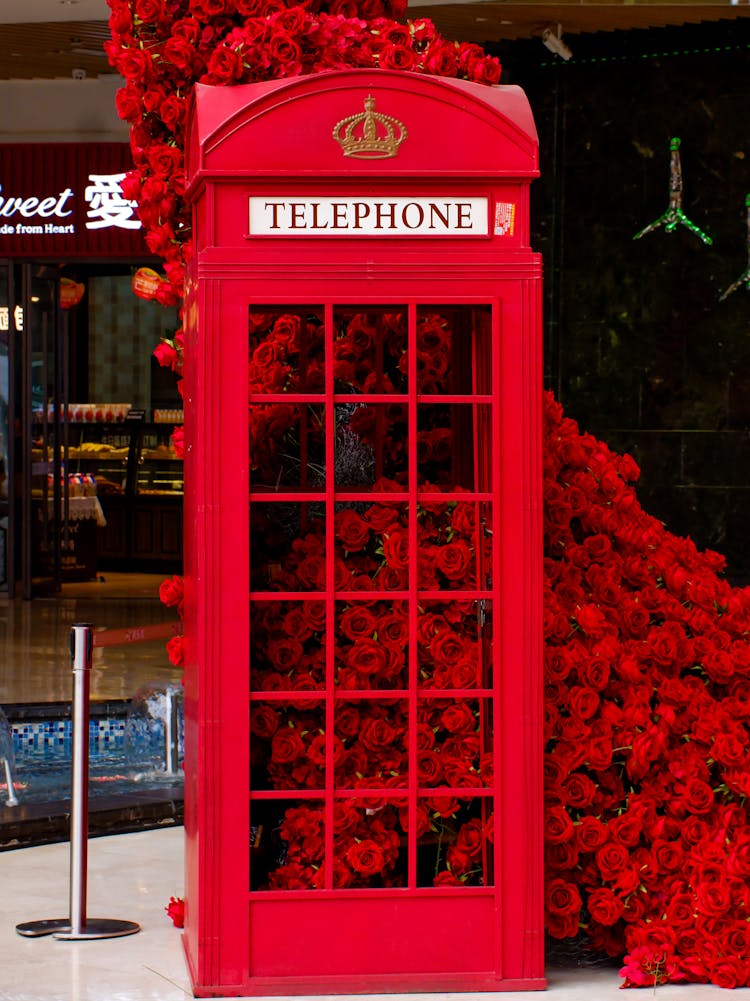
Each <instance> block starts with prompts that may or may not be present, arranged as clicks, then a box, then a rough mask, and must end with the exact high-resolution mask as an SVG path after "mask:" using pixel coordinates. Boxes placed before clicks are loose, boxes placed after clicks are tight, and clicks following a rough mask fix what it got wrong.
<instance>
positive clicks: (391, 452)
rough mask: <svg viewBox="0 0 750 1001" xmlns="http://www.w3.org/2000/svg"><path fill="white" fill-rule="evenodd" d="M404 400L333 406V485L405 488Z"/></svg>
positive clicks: (369, 488)
mask: <svg viewBox="0 0 750 1001" xmlns="http://www.w3.org/2000/svg"><path fill="white" fill-rule="evenodd" d="M407 422H408V410H407V406H406V403H351V404H341V405H338V406H337V407H336V486H337V487H339V488H341V487H349V488H351V489H358V490H362V489H365V490H371V489H372V490H387V489H397V488H400V489H402V490H407V489H408V486H407V482H408V477H407V471H408V461H409V455H408V447H407V443H408V437H407V431H408V423H407Z"/></svg>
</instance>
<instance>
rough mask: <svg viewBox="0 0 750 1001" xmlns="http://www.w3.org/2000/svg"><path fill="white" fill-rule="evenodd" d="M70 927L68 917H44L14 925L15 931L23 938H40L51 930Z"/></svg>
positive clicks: (51, 931)
mask: <svg viewBox="0 0 750 1001" xmlns="http://www.w3.org/2000/svg"><path fill="white" fill-rule="evenodd" d="M63 928H70V918H45V919H44V920H42V921H24V922H23V924H20V925H16V931H17V932H18V934H19V935H23V936H24V937H25V938H42V937H43V936H44V935H51V934H52V933H53V932H56V931H62V930H63Z"/></svg>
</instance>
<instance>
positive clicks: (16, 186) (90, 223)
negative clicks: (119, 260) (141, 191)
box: [0, 143, 144, 257]
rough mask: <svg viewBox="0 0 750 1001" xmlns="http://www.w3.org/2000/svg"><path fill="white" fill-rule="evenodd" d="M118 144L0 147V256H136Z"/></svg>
mask: <svg viewBox="0 0 750 1001" xmlns="http://www.w3.org/2000/svg"><path fill="white" fill-rule="evenodd" d="M130 166H131V160H130V152H129V149H128V147H127V146H124V145H123V144H120V143H79V144H71V143H54V144H49V145H47V144H41V143H40V144H34V143H29V144H26V145H24V146H20V145H18V144H8V145H0V256H1V255H3V254H5V255H8V256H14V255H17V256H39V257H41V256H45V255H48V254H54V255H55V256H56V255H57V254H63V255H65V256H66V257H81V256H118V257H123V256H131V255H135V254H138V255H139V256H140V255H142V254H143V251H144V240H143V234H142V227H141V221H140V219H139V218H138V216H137V214H136V207H137V202H135V201H133V200H131V199H129V198H126V197H125V195H124V194H123V191H122V182H123V180H124V179H125V176H126V173H127V171H128V169H129V168H130Z"/></svg>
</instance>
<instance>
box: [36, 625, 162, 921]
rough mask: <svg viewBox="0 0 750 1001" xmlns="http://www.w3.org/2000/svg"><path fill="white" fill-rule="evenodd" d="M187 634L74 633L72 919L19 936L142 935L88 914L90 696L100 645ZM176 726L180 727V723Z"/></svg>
mask: <svg viewBox="0 0 750 1001" xmlns="http://www.w3.org/2000/svg"><path fill="white" fill-rule="evenodd" d="M181 633H182V623H181V622H167V623H162V624H159V625H153V626H140V627H138V628H135V629H104V630H102V631H101V632H98V633H95V632H94V629H93V626H92V625H91V624H90V623H77V624H75V625H73V626H72V627H71V630H70V656H71V664H72V671H73V760H72V780H71V790H70V914H69V916H68V917H67V918H43V919H42V920H39V921H25V922H23V923H22V924H18V925H16V931H17V932H18V934H19V935H23V936H25V937H27V938H40V937H42V936H44V935H53V936H54V937H55V938H57V939H64V940H66V941H80V940H84V939H100V938H120V937H122V936H124V935H134V934H135V933H136V932H139V931H140V930H141V926H140V925H139V924H137V923H136V922H135V921H122V920H119V919H116V918H89V917H88V916H87V914H86V897H87V871H88V798H89V697H90V691H91V658H92V654H93V648H94V647H95V646H102V647H103V646H120V645H123V644H126V643H140V642H142V641H144V640H155V639H165V638H167V637H170V636H179V635H181ZM171 722H172V726H174V725H175V723H174V721H171Z"/></svg>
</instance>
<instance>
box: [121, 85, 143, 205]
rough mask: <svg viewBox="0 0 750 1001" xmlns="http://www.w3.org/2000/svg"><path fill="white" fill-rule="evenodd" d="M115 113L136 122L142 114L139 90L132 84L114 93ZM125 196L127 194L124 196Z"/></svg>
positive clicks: (125, 119)
mask: <svg viewBox="0 0 750 1001" xmlns="http://www.w3.org/2000/svg"><path fill="white" fill-rule="evenodd" d="M115 106H116V108H117V114H118V115H119V116H120V118H122V119H123V121H126V122H138V121H140V120H141V118H142V116H143V105H142V99H141V95H140V92H139V91H137V90H136V89H135V88H134V87H133V86H132V84H130V83H128V84H127V85H126V86H125V87H121V88H120V89H119V90H118V91H117V93H116V94H115ZM126 197H127V196H126Z"/></svg>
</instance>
